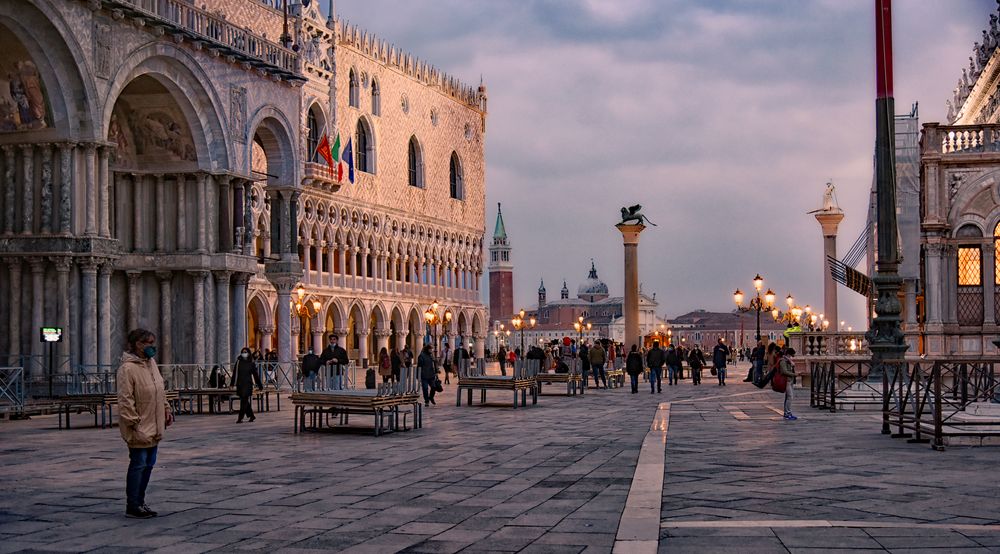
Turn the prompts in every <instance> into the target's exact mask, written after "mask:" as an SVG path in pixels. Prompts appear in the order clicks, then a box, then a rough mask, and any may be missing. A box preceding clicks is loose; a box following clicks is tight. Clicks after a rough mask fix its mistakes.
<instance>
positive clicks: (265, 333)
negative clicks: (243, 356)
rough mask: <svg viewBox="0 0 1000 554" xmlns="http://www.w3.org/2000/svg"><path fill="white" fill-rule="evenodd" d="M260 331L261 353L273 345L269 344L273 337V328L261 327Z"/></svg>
mask: <svg viewBox="0 0 1000 554" xmlns="http://www.w3.org/2000/svg"><path fill="white" fill-rule="evenodd" d="M259 331H260V350H261V353H263V352H265V351H267V350H271V349H272V348H274V345H273V344H271V342H272V341H271V338H272V336H273V335H274V327H261V328H260V329H259Z"/></svg>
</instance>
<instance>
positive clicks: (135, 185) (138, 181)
mask: <svg viewBox="0 0 1000 554" xmlns="http://www.w3.org/2000/svg"><path fill="white" fill-rule="evenodd" d="M145 182H146V176H145V175H140V174H137V173H133V174H132V248H133V249H134V250H135V251H136V252H145V251H147V250H148V249H149V237H147V236H146V234H145V225H143V224H142V222H143V215H142V214H143V210H142V207H143V204H144V202H145V201H146V198H145V195H144V194H143V188H145V186H144V183H145Z"/></svg>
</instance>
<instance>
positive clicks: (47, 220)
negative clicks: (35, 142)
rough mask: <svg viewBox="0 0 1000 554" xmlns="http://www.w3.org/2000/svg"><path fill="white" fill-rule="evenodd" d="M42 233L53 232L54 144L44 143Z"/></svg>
mask: <svg viewBox="0 0 1000 554" xmlns="http://www.w3.org/2000/svg"><path fill="white" fill-rule="evenodd" d="M40 146H41V148H42V233H43V234H46V235H48V234H51V233H52V223H53V221H52V201H53V196H54V191H53V189H52V145H51V144H42V145H40Z"/></svg>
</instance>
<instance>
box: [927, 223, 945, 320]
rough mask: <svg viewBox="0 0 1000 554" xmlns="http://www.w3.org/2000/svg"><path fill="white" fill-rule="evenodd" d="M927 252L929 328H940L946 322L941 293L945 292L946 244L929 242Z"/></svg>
mask: <svg viewBox="0 0 1000 554" xmlns="http://www.w3.org/2000/svg"><path fill="white" fill-rule="evenodd" d="M926 252H927V254H926V255H927V286H926V287H924V294H925V295H926V299H925V302H926V304H927V327H928V330H940V329H941V326H942V325H943V323H944V320H943V319H942V317H943V313H942V305H941V295H942V293H944V288H943V286H942V285H943V283H942V279H941V271H942V266H943V263H942V261H943V260H942V258H943V257H944V245H943V244H941V243H936V242H935V243H929V244H927V246H926Z"/></svg>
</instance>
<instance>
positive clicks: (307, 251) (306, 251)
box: [302, 238, 313, 285]
mask: <svg viewBox="0 0 1000 554" xmlns="http://www.w3.org/2000/svg"><path fill="white" fill-rule="evenodd" d="M311 245H312V239H308V238H303V239H302V282H304V283H305V284H307V285H309V284H312V282H313V281H312V269H310V264H309V260H310V256H311V254H312V247H311Z"/></svg>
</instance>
